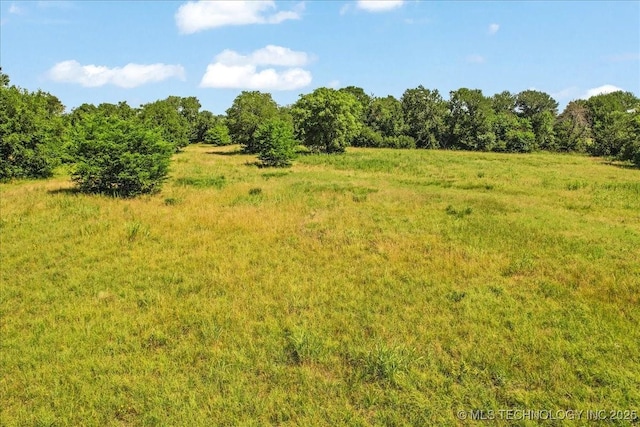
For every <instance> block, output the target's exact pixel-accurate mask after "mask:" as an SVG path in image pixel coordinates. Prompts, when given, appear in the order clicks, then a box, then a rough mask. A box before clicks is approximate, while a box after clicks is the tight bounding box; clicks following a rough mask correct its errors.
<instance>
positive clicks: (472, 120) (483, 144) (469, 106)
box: [447, 88, 496, 151]
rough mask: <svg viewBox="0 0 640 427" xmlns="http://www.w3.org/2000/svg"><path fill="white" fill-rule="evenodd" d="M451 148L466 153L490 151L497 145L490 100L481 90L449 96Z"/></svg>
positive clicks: (460, 92)
mask: <svg viewBox="0 0 640 427" xmlns="http://www.w3.org/2000/svg"><path fill="white" fill-rule="evenodd" d="M449 108H450V114H449V116H448V120H447V122H448V135H447V141H448V146H449V147H451V148H459V149H463V150H481V151H486V150H491V149H493V146H494V144H495V140H496V137H495V134H494V133H493V120H494V112H493V108H492V106H491V100H490V99H489V98H486V97H485V96H484V95H483V94H482V91H481V90H479V89H467V88H462V89H458V90H456V91H452V92H451V93H450V98H449Z"/></svg>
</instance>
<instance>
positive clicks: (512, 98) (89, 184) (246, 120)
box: [0, 72, 640, 196]
mask: <svg viewBox="0 0 640 427" xmlns="http://www.w3.org/2000/svg"><path fill="white" fill-rule="evenodd" d="M0 139H1V140H0V179H1V180H8V179H14V178H45V177H48V176H51V175H52V173H53V170H54V169H55V167H57V166H58V165H60V164H62V163H67V164H69V165H70V167H71V175H72V179H73V180H74V181H75V182H76V183H77V185H78V187H79V189H81V190H83V191H87V192H94V193H106V194H113V195H123V196H132V195H136V194H141V193H147V192H152V191H155V190H157V189H158V188H159V186H160V185H161V183H162V181H163V180H164V179H165V178H166V175H167V172H168V167H169V161H170V158H171V155H172V154H173V153H175V152H176V151H180V150H181V149H182V148H184V147H185V146H187V145H189V144H192V143H208V144H213V145H228V144H232V143H233V144H239V145H240V146H241V147H242V150H243V151H244V152H246V153H252V154H257V155H258V158H259V160H260V161H261V163H262V165H264V166H289V165H290V164H291V161H292V159H293V158H294V156H295V153H296V147H297V146H298V145H300V144H302V145H304V146H306V147H307V148H308V149H309V150H312V151H315V152H324V153H341V152H344V151H345V149H346V147H348V146H356V147H380V148H382V147H386V148H419V149H420V148H422V149H452V150H476V151H493V152H517V153H528V152H533V151H539V150H548V151H556V152H580V153H586V154H590V155H594V156H608V157H610V158H614V159H617V160H622V161H631V162H632V163H634V164H635V165H637V166H640V99H639V98H637V97H636V96H635V95H633V94H632V93H630V92H623V91H618V92H613V93H609V94H602V95H597V96H593V97H591V98H589V99H587V100H575V101H571V102H570V103H569V104H568V105H567V106H566V108H565V109H564V111H562V113H560V114H558V103H557V102H556V101H555V100H554V99H553V97H551V96H550V95H549V94H546V93H544V92H541V91H537V90H525V91H522V92H520V93H517V94H512V93H510V92H507V91H504V92H501V93H498V94H495V95H493V96H485V95H484V94H483V93H482V91H481V90H479V89H467V88H461V89H458V90H455V91H451V92H450V93H449V98H448V99H444V98H443V97H442V95H441V94H440V93H439V91H438V90H430V89H426V88H424V87H423V86H418V87H417V88H413V89H407V90H406V91H405V92H404V93H403V94H402V97H401V98H400V99H397V98H395V97H393V96H386V97H376V96H372V95H368V94H367V93H366V92H365V91H364V90H363V89H362V88H359V87H355V86H349V87H345V88H342V89H330V88H326V87H322V88H318V89H316V90H314V91H313V92H311V93H309V94H303V95H300V97H299V99H298V100H297V101H296V102H295V103H294V104H293V105H287V106H280V105H278V104H277V103H276V102H275V101H274V100H273V98H272V96H271V94H269V93H263V92H259V91H243V92H241V93H240V94H239V95H238V96H237V97H236V98H235V99H234V101H233V103H232V105H231V106H230V107H229V109H227V111H226V114H225V115H214V114H212V113H211V112H209V111H206V110H202V109H201V104H200V102H199V100H198V99H197V98H196V97H178V96H169V97H168V98H166V99H164V100H158V101H155V102H151V103H148V104H144V105H141V106H140V107H139V108H133V107H131V106H129V105H128V104H127V103H126V102H120V103H118V104H106V103H105V104H100V105H97V106H96V105H92V104H82V105H81V106H79V107H77V108H74V109H73V110H72V111H70V112H65V108H64V106H63V105H62V103H61V102H60V101H59V100H58V98H56V97H55V96H53V95H51V94H49V93H46V92H43V91H40V90H38V91H36V92H30V91H28V90H26V89H22V88H19V87H16V86H13V85H10V80H9V77H8V76H7V75H6V74H2V73H1V72H0Z"/></svg>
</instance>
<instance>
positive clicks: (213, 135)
mask: <svg viewBox="0 0 640 427" xmlns="http://www.w3.org/2000/svg"><path fill="white" fill-rule="evenodd" d="M203 142H204V143H206V144H213V145H217V146H222V145H229V144H231V137H230V136H229V129H228V128H227V126H225V125H224V124H222V123H217V124H215V125H214V126H213V127H211V128H209V129H207V131H206V132H205V134H204V139H203Z"/></svg>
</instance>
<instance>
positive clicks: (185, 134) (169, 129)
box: [139, 96, 194, 151]
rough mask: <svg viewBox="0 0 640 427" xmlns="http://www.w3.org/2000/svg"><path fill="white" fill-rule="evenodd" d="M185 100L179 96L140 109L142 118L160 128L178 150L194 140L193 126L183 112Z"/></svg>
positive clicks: (163, 135) (164, 136)
mask: <svg viewBox="0 0 640 427" xmlns="http://www.w3.org/2000/svg"><path fill="white" fill-rule="evenodd" d="M182 104H183V101H182V98H180V97H179V96H169V97H168V98H166V99H163V100H159V101H155V102H151V103H148V104H144V105H143V106H142V107H141V109H140V114H139V116H140V118H141V120H142V121H143V122H144V123H145V124H146V125H147V126H151V127H157V128H159V129H160V131H161V134H162V138H163V139H164V140H165V141H167V142H169V143H171V144H172V145H173V146H174V149H175V150H176V151H179V150H180V149H182V148H184V147H186V146H187V145H189V143H190V142H191V141H192V137H193V132H194V130H193V128H192V124H191V123H190V122H189V119H188V118H187V117H188V116H190V114H187V113H183V111H184V108H183V105H182Z"/></svg>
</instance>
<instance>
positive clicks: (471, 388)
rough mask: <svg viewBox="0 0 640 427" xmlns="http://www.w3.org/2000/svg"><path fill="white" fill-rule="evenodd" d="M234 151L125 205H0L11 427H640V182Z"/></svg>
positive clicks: (55, 200) (564, 163)
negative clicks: (608, 424)
mask: <svg viewBox="0 0 640 427" xmlns="http://www.w3.org/2000/svg"><path fill="white" fill-rule="evenodd" d="M229 150H233V147H232V148H219V149H218V148H217V149H211V148H210V147H204V146H190V147H187V148H186V149H185V150H184V152H182V153H179V154H176V155H175V158H174V161H173V163H172V168H173V170H172V173H171V179H170V180H169V181H168V182H167V184H166V185H165V187H164V188H163V190H162V192H161V193H160V194H157V195H154V196H145V197H142V198H139V199H134V200H121V199H114V198H109V197H104V196H88V195H82V194H78V193H76V192H74V191H73V190H71V189H70V184H69V181H68V178H66V177H65V176H57V177H56V178H54V179H51V180H49V181H23V182H15V183H11V184H0V196H1V197H0V236H1V253H0V274H1V277H0V278H1V282H2V292H0V318H1V319H2V323H1V324H0V338H1V339H0V372H1V374H2V375H0V396H1V397H2V405H0V411H1V412H0V420H1V422H2V424H3V425H7V426H13V425H96V426H98V425H100V426H102V425H203V426H204V425H207V426H208V425H270V424H288V425H458V424H459V425H467V424H473V421H469V420H466V421H464V422H463V421H461V420H459V419H457V418H456V413H457V411H458V410H460V409H466V410H472V409H482V410H498V409H506V408H517V409H528V410H536V409H550V410H551V409H576V410H585V411H586V410H598V409H621V410H625V409H626V410H633V409H636V410H637V409H638V402H640V344H639V343H640V328H638V326H637V325H638V324H640V301H639V299H640V262H639V261H638V260H640V197H638V188H640V187H639V186H638V182H640V173H639V171H638V170H633V169H624V168H617V167H615V166H612V165H607V164H604V163H603V162H602V161H601V160H598V159H593V158H587V157H580V156H570V155H553V154H547V153H544V154H533V155H506V154H487V153H463V152H446V151H419V150H413V151H402V150H368V149H350V150H348V152H347V153H346V154H345V155H341V156H326V155H306V156H302V157H300V158H299V159H298V161H297V162H296V163H295V164H294V166H293V167H292V168H291V169H290V170H288V171H286V172H269V171H265V169H260V168H257V167H255V166H252V163H253V162H254V160H255V159H254V158H252V157H251V156H247V155H241V154H233V155H219V154H221V153H223V154H224V153H225V152H227V151H229ZM494 422H496V423H497V424H498V425H507V424H508V423H509V422H508V421H506V420H495V421H494ZM573 423H574V422H572V421H568V420H565V421H560V420H558V421H555V422H554V424H553V425H574V424H573ZM535 424H537V423H536V422H535V421H529V422H526V421H522V422H521V425H535ZM612 424H613V425H637V422H635V424H633V423H632V422H631V421H624V420H622V421H618V422H613V423H612ZM478 425H487V423H486V422H484V423H482V422H478ZM549 425H550V424H549Z"/></svg>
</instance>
